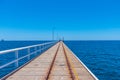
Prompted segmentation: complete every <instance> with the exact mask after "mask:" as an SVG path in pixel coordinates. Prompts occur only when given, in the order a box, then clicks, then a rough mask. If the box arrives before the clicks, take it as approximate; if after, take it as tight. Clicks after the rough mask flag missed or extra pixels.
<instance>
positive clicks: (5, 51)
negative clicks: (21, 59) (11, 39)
mask: <svg viewBox="0 0 120 80" xmlns="http://www.w3.org/2000/svg"><path fill="white" fill-rule="evenodd" d="M50 43H54V42H47V43H42V44H38V45H32V46H27V47H21V48H15V49H10V50H4V51H0V54H5V53H7V52H14V51H16V50H23V49H27V48H32V47H37V46H42V45H45V44H50Z"/></svg>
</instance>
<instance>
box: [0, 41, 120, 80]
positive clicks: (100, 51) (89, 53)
mask: <svg viewBox="0 0 120 80" xmlns="http://www.w3.org/2000/svg"><path fill="white" fill-rule="evenodd" d="M43 42H46V41H4V42H0V51H2V50H7V49H13V48H18V47H24V46H29V45H35V44H40V43H43ZM65 44H66V45H67V46H68V47H69V48H70V49H71V50H72V51H73V52H74V53H75V54H76V55H77V56H78V57H79V58H80V60H81V61H82V62H84V64H85V65H86V66H87V67H88V68H89V69H90V70H91V71H92V72H93V73H94V74H95V75H96V76H97V77H98V78H99V79H100V80H120V41H65ZM21 53H22V54H21V55H25V53H26V52H25V51H21ZM13 55H14V53H10V54H7V55H4V56H2V55H0V65H2V64H5V63H7V61H8V59H9V61H10V60H13V59H14V58H15V57H14V56H13ZM6 58H7V59H6ZM1 61H3V62H1ZM25 62H27V59H24V60H22V61H20V63H19V64H20V65H22V64H24V63H25ZM15 68H16V66H15V64H12V65H10V66H9V67H6V68H5V69H2V70H0V77H2V76H4V75H6V74H7V73H9V72H11V71H12V70H14V69H15Z"/></svg>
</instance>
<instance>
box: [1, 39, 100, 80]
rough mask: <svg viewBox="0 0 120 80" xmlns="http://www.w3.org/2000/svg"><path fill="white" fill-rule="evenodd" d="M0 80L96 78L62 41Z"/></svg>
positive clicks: (85, 79)
mask: <svg viewBox="0 0 120 80" xmlns="http://www.w3.org/2000/svg"><path fill="white" fill-rule="evenodd" d="M1 80H98V79H97V77H96V76H95V75H94V74H93V73H92V72H91V71H90V70H89V69H88V68H87V67H86V66H85V65H84V64H83V63H82V62H81V61H80V60H79V59H78V58H77V57H76V56H75V54H74V53H73V52H72V51H71V50H70V49H69V48H68V47H67V46H66V45H65V44H64V43H63V42H62V41H60V42H58V43H56V44H55V45H54V46H52V47H51V48H50V49H48V50H47V51H45V52H44V53H42V54H41V55H39V56H38V57H36V58H35V59H33V60H32V61H30V62H29V63H27V64H26V65H24V66H22V67H20V68H19V69H18V70H16V71H14V72H13V73H12V74H9V75H7V76H5V77H4V78H2V79H1Z"/></svg>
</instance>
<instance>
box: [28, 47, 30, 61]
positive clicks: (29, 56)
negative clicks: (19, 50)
mask: <svg viewBox="0 0 120 80" xmlns="http://www.w3.org/2000/svg"><path fill="white" fill-rule="evenodd" d="M28 60H30V48H28Z"/></svg>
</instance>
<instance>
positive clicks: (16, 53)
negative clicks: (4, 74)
mask: <svg viewBox="0 0 120 80" xmlns="http://www.w3.org/2000/svg"><path fill="white" fill-rule="evenodd" d="M56 43H57V41H54V42H46V43H42V44H38V45H32V46H27V47H21V48H16V49H10V50H5V51H0V56H1V55H4V54H11V52H12V53H14V57H15V59H14V60H12V61H10V62H7V63H5V64H3V65H0V70H1V69H3V68H5V67H7V66H9V65H11V64H14V63H15V64H16V67H19V61H20V60H22V59H24V58H27V59H28V61H29V60H31V55H33V54H35V55H37V54H38V53H39V54H40V53H42V52H43V51H45V50H47V49H48V48H50V47H51V46H53V45H54V44H56ZM32 49H34V50H33V51H32ZM21 50H27V54H25V55H24V56H19V52H20V51H21ZM3 60H4V59H3Z"/></svg>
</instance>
